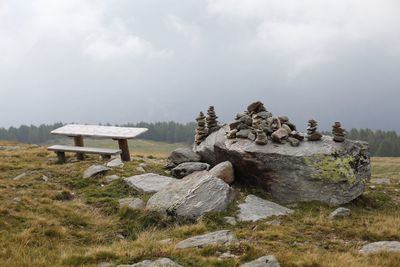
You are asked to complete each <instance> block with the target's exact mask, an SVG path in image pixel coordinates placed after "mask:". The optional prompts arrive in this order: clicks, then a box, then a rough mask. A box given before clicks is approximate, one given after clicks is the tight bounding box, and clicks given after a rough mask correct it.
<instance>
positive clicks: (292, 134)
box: [289, 131, 304, 141]
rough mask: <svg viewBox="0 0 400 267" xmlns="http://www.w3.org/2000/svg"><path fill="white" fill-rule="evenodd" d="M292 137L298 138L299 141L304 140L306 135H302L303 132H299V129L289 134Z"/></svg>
mask: <svg viewBox="0 0 400 267" xmlns="http://www.w3.org/2000/svg"><path fill="white" fill-rule="evenodd" d="M289 136H290V137H293V138H296V139H297V140H299V141H303V140H304V135H302V134H301V133H299V132H297V131H292V132H291V133H290V134H289Z"/></svg>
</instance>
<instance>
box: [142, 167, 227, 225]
mask: <svg viewBox="0 0 400 267" xmlns="http://www.w3.org/2000/svg"><path fill="white" fill-rule="evenodd" d="M233 197H234V192H233V189H232V188H231V187H230V186H229V185H227V184H226V183H225V182H224V181H222V180H221V179H219V178H216V177H214V176H213V175H211V174H210V173H209V172H208V171H202V172H195V173H193V174H191V175H189V176H187V177H185V178H183V179H182V180H177V181H176V182H174V183H171V184H169V185H167V186H166V187H164V188H163V189H161V190H160V191H159V192H157V193H156V194H154V195H153V196H152V197H151V198H150V199H149V201H148V202H147V206H146V207H147V208H148V209H150V210H157V211H161V212H166V213H167V214H169V215H171V216H174V217H184V218H187V219H190V220H196V219H198V218H199V217H200V216H201V215H203V214H204V213H206V212H210V211H225V210H226V209H227V208H228V205H229V204H230V203H231V201H232V200H233Z"/></svg>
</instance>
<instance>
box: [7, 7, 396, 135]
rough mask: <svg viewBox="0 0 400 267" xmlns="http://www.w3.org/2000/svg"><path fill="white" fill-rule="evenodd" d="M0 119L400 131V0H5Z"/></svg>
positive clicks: (10, 122) (13, 122)
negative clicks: (208, 118) (214, 118)
mask: <svg viewBox="0 0 400 267" xmlns="http://www.w3.org/2000/svg"><path fill="white" fill-rule="evenodd" d="M0 53H1V54H0V93H1V95H0V97H1V98H0V99H1V102H0V127H1V126H3V127H8V126H11V125H14V126H18V125H21V124H40V123H52V122H57V121H62V122H79V123H98V122H110V123H124V122H137V121H167V120H175V121H181V122H187V121H191V120H193V119H194V118H195V117H196V115H197V113H198V112H199V111H200V110H204V111H205V110H206V109H207V107H208V106H209V105H214V106H215V108H216V111H217V114H218V115H219V117H220V120H221V121H222V122H226V121H229V120H231V119H233V118H234V116H235V114H236V113H237V112H240V111H242V110H244V109H245V108H246V106H247V105H248V104H249V103H250V102H252V101H255V100H261V101H263V102H264V103H265V105H266V107H267V109H268V110H270V111H271V112H272V113H274V114H276V115H288V116H289V118H291V120H292V121H294V122H295V123H296V124H297V125H298V127H299V128H300V129H305V127H306V122H307V120H308V119H310V118H315V119H316V120H318V121H319V122H320V126H321V127H322V128H325V129H328V127H329V126H330V125H331V124H332V122H334V121H337V120H338V121H342V123H343V125H344V127H347V128H351V127H357V128H361V127H363V128H365V127H370V128H374V129H377V128H380V129H384V130H391V129H395V130H397V131H400V105H399V103H400V1H399V0H324V1H321V0H302V1H299V0H246V1H243V0H209V1H206V0H204V1H201V0H184V1H182V0H140V1H139V0H108V1H106V0H91V1H90V0H30V1H26V0H0Z"/></svg>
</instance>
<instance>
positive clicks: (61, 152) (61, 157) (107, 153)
mask: <svg viewBox="0 0 400 267" xmlns="http://www.w3.org/2000/svg"><path fill="white" fill-rule="evenodd" d="M47 149H48V150H49V151H54V152H56V153H57V156H58V161H59V162H60V163H62V162H65V152H75V153H87V154H99V155H101V156H102V157H103V159H109V158H110V157H111V156H114V155H120V154H121V150H120V149H112V148H99V147H81V146H64V145H54V146H50V147H48V148H47Z"/></svg>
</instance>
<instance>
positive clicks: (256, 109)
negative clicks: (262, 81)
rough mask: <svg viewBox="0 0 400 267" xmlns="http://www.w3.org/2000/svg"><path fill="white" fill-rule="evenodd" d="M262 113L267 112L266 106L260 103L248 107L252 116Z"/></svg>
mask: <svg viewBox="0 0 400 267" xmlns="http://www.w3.org/2000/svg"><path fill="white" fill-rule="evenodd" d="M262 111H266V109H265V107H264V104H263V103H262V102H260V101H257V102H254V103H251V104H250V105H249V106H248V107H247V112H248V113H250V114H252V113H259V112H262Z"/></svg>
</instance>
